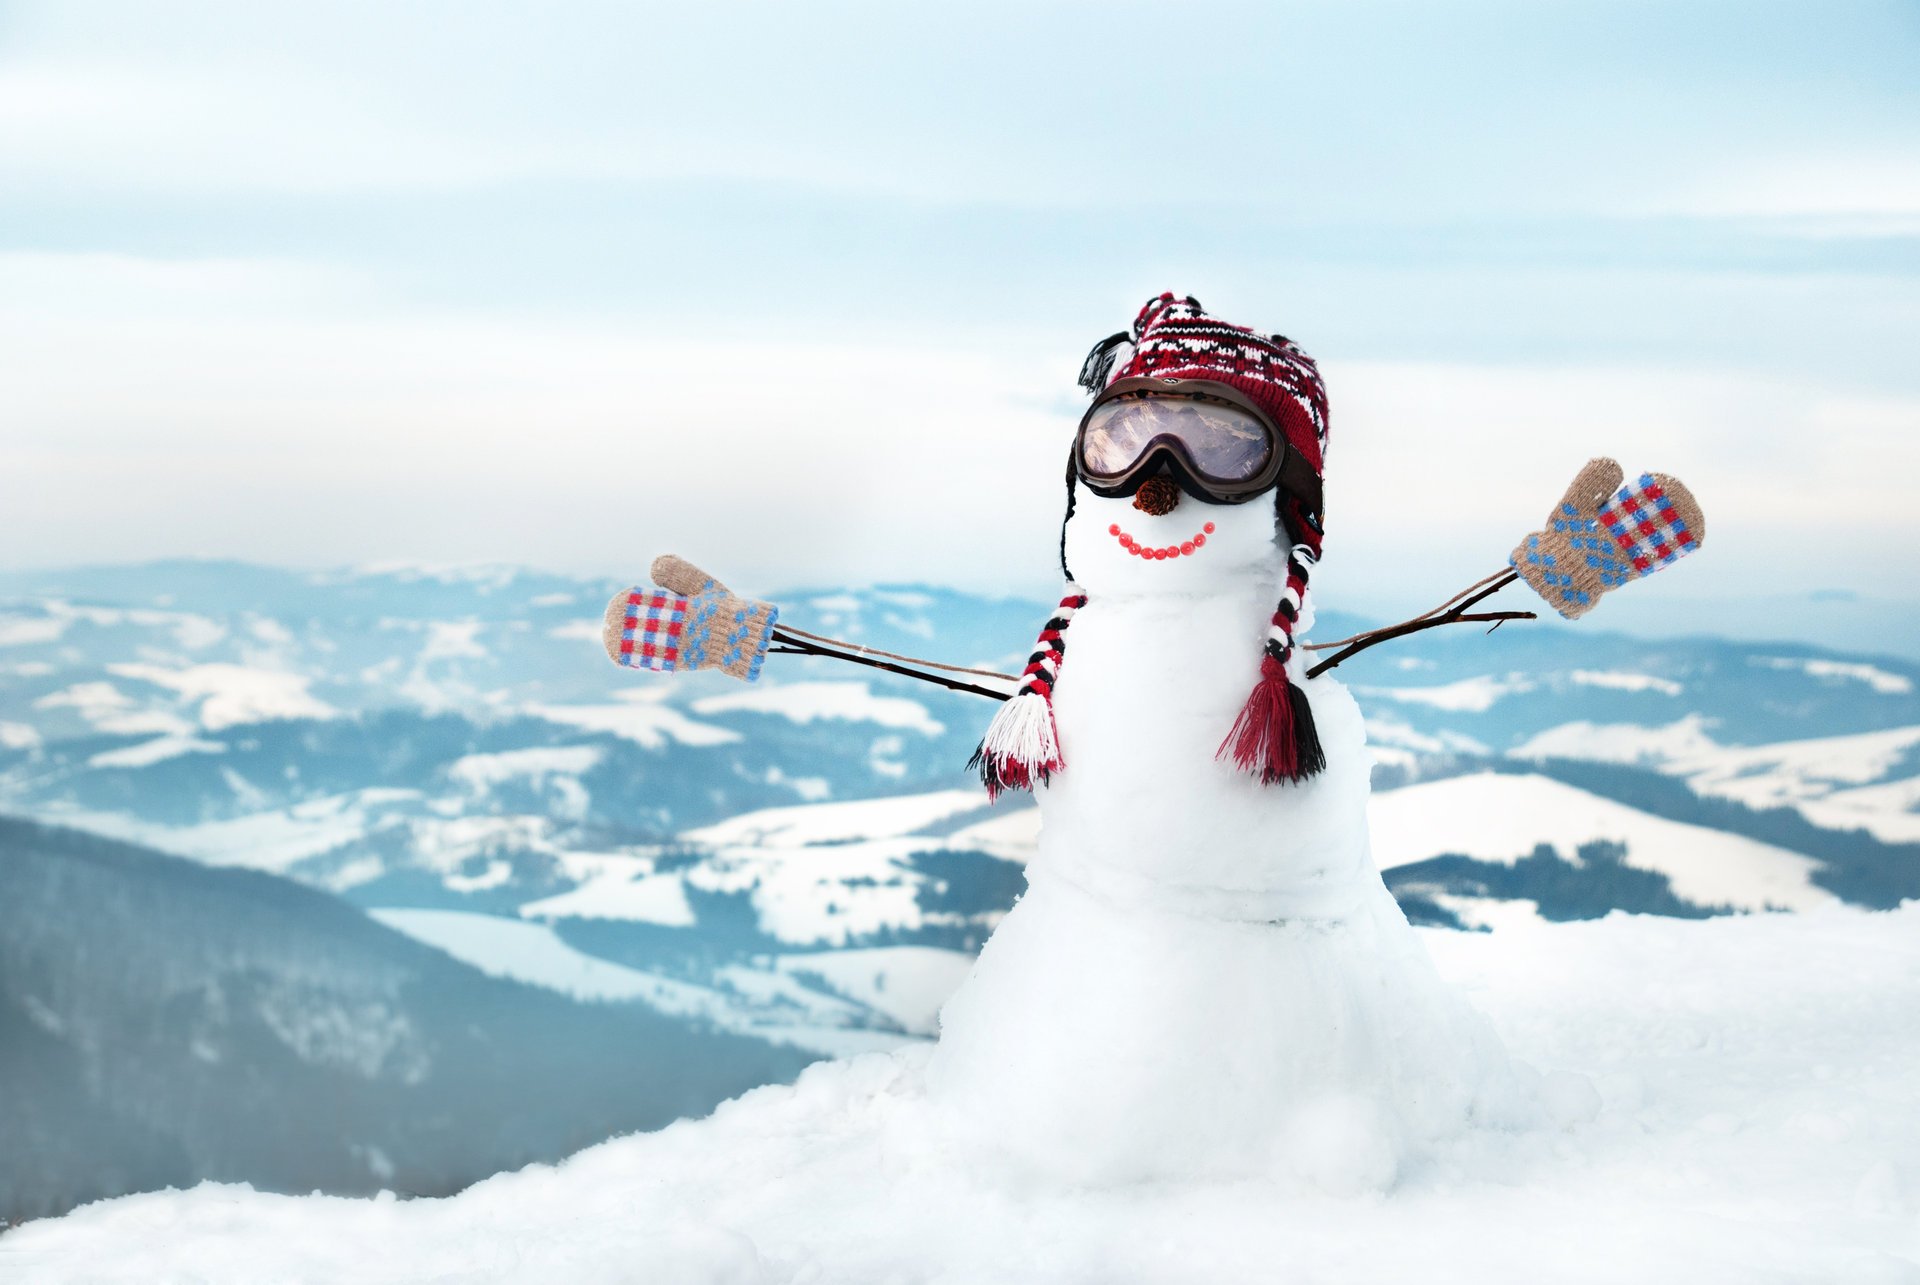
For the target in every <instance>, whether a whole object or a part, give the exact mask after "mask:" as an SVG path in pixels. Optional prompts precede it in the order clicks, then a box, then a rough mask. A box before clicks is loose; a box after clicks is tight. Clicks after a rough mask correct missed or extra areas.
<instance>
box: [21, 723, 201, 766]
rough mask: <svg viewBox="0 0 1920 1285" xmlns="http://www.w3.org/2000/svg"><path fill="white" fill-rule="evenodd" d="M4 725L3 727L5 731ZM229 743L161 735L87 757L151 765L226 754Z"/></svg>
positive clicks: (95, 761)
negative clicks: (200, 755) (192, 757)
mask: <svg viewBox="0 0 1920 1285" xmlns="http://www.w3.org/2000/svg"><path fill="white" fill-rule="evenodd" d="M3 730H4V728H0V731H3ZM226 752H227V747H226V746H225V745H224V744H222V743H221V742H219V741H208V740H202V739H201V738H199V737H197V736H161V737H157V738H155V739H154V740H151V741H142V742H140V743H139V744H138V745H127V746H123V747H122V748H120V749H117V750H102V751H100V753H98V754H95V755H93V756H92V757H91V758H89V759H88V760H87V766H88V767H123V768H139V767H152V766H153V765H154V764H155V763H164V762H166V761H167V760H168V759H175V758H179V757H180V756H181V755H182V754H225V753H226Z"/></svg>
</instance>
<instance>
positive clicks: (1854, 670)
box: [1754, 656, 1913, 696]
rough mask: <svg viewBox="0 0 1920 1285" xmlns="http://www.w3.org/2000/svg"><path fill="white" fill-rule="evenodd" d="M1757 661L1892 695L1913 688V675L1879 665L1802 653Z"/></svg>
mask: <svg viewBox="0 0 1920 1285" xmlns="http://www.w3.org/2000/svg"><path fill="white" fill-rule="evenodd" d="M1754 663H1755V664H1761V665H1766V666H1768V667H1770V668H1773V669H1797V670H1799V671H1800V672H1801V673H1803V674H1806V675H1807V676H1808V677H1810V678H1837V679H1841V680H1843V681H1847V682H1855V683H1865V684H1866V685H1867V686H1869V687H1871V688H1873V690H1874V691H1876V692H1883V693H1886V694H1887V695H1891V696H1904V695H1906V694H1907V693H1908V692H1910V691H1912V690H1913V680H1912V679H1911V678H1908V677H1906V676H1905V675H1904V674H1893V673H1888V672H1887V671H1886V670H1884V669H1881V668H1880V667H1879V666H1877V665H1863V664H1858V663H1854V662H1851V661H1844V660H1820V659H1817V658H1812V657H1800V656H1770V657H1767V658H1765V659H1756V660H1755V661H1754Z"/></svg>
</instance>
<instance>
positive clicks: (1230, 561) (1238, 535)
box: [974, 294, 1327, 792]
mask: <svg viewBox="0 0 1920 1285" xmlns="http://www.w3.org/2000/svg"><path fill="white" fill-rule="evenodd" d="M1080 384H1081V387H1083V388H1085V389H1086V390H1087V391H1088V392H1090V393H1092V394H1093V404H1092V405H1091V406H1090V407H1089V408H1088V411H1087V414H1086V416H1085V417H1084V418H1083V419H1082V420H1081V423H1080V427H1079V430H1078V432H1077V433H1076V435H1075V438H1074V447H1073V456H1072V458H1071V460H1070V462H1069V465H1068V473H1067V496H1068V507H1067V518H1066V523H1065V526H1064V527H1063V529H1062V531H1061V536H1060V565H1061V570H1062V572H1063V573H1064V574H1065V575H1066V577H1067V582H1068V584H1067V592H1066V594H1065V596H1064V597H1063V598H1062V599H1061V602H1060V606H1059V609H1058V610H1057V611H1056V612H1055V613H1054V615H1053V616H1052V617H1051V618H1050V619H1049V620H1048V621H1047V623H1046V626H1045V627H1044V628H1043V629H1042V630H1041V632H1040V639H1039V642H1038V643H1037V644H1036V646H1035V649H1034V652H1033V655H1032V656H1031V657H1030V658H1029V660H1028V665H1027V670H1026V673H1025V674H1024V675H1023V676H1022V680H1021V686H1020V690H1019V692H1018V693H1016V694H1015V696H1014V697H1013V699H1012V700H1010V701H1008V702H1007V703H1006V705H1005V706H1003V707H1002V709H1001V711H1000V713H999V714H998V715H997V716H996V717H995V718H994V721H993V724H992V726H991V727H989V728H988V729H987V735H986V737H985V739H983V740H982V741H981V743H980V748H979V750H978V752H976V754H975V755H974V761H975V764H976V765H977V766H979V767H980V769H981V774H982V776H983V778H984V779H985V781H986V784H987V788H988V790H989V792H997V791H998V790H1001V789H1009V788H1013V789H1020V788H1026V787H1027V786H1029V785H1031V784H1032V782H1033V781H1034V780H1041V781H1044V780H1046V779H1047V776H1048V774H1049V773H1051V772H1055V771H1058V770H1059V769H1060V768H1061V767H1062V766H1064V764H1063V763H1062V761H1061V758H1060V751H1059V744H1058V739H1057V737H1056V735H1055V733H1054V730H1053V706H1052V700H1053V682H1054V679H1055V678H1056V677H1057V675H1058V673H1059V670H1060V666H1061V665H1062V664H1063V663H1064V661H1065V658H1066V652H1067V643H1068V640H1069V634H1068V626H1069V625H1071V624H1072V622H1073V617H1074V614H1075V613H1076V612H1077V611H1078V610H1079V609H1080V608H1081V607H1082V606H1084V605H1086V603H1087V601H1088V600H1089V597H1090V596H1092V595H1096V594H1103V593H1105V594H1116V595H1118V594H1143V593H1145V594H1151V593H1180V594H1194V593H1206V592H1209V591H1210V590H1212V589H1213V588H1215V587H1225V586H1228V585H1244V584H1245V583H1246V582H1247V580H1248V578H1249V577H1250V576H1255V577H1258V578H1260V579H1264V580H1268V581H1277V582H1278V584H1279V588H1278V590H1277V593H1276V597H1277V602H1276V605H1275V608H1274V613H1273V619H1272V623H1271V625H1270V627H1269V629H1268V631H1267V640H1266V644H1265V649H1264V653H1263V656H1262V659H1261V662H1260V672H1259V674H1258V675H1254V676H1250V677H1251V678H1253V679H1254V680H1255V682H1254V689H1253V694H1252V695H1251V696H1249V697H1248V700H1247V704H1246V708H1245V709H1244V710H1243V711H1242V712H1241V715H1240V719H1239V721H1238V722H1236V723H1235V725H1234V727H1233V728H1232V730H1231V731H1229V732H1228V734H1227V739H1226V741H1224V742H1223V743H1222V744H1221V754H1222V755H1223V756H1225V755H1227V754H1229V753H1231V755H1232V757H1233V759H1234V761H1235V762H1236V763H1238V764H1239V765H1240V766H1241V767H1242V768H1244V769H1246V770H1247V771H1249V772H1251V773H1253V774H1254V775H1257V776H1258V777H1259V778H1260V779H1261V780H1262V781H1263V782H1267V783H1273V782H1278V781H1296V780H1300V779H1302V778H1304V777H1307V776H1310V775H1312V774H1313V773H1315V772H1317V771H1318V770H1319V769H1320V768H1321V767H1322V766H1323V765H1324V760H1323V759H1322V757H1321V754H1320V746H1319V742H1318V739H1317V738H1316V737H1315V735H1314V731H1313V722H1312V716H1311V711H1310V709H1309V707H1308V704H1307V701H1306V699H1305V697H1304V694H1303V693H1302V692H1300V691H1299V690H1298V689H1297V688H1295V687H1293V686H1292V680H1291V679H1290V678H1289V676H1288V673H1287V662H1288V660H1289V659H1290V658H1291V657H1292V655H1293V650H1294V631H1295V629H1296V627H1297V626H1298V624H1299V621H1300V614H1301V607H1302V605H1303V603H1304V600H1305V597H1306V592H1307V577H1308V575H1309V573H1310V572H1311V570H1312V567H1313V564H1314V563H1315V562H1317V561H1318V560H1319V557H1320V539H1321V524H1320V481H1321V474H1322V468H1323V461H1324V459H1325V455H1326V444H1327V397H1326V389H1325V387H1324V385H1322V383H1321V382H1320V372H1319V369H1318V368H1317V367H1316V366H1315V365H1314V363H1313V359H1312V358H1311V357H1308V356H1307V355H1306V353H1304V352H1302V351H1301V350H1300V349H1299V347H1298V346H1296V345H1295V344H1294V343H1293V342H1292V341H1291V340H1289V339H1287V338H1286V337H1285V336H1283V335H1263V334H1259V333H1256V332H1255V331H1252V330H1249V329H1247V328H1246V327H1244V326H1234V325H1229V324H1228V323H1226V322H1223V321H1221V320H1219V319H1218V318H1215V317H1212V316H1209V315H1208V314H1207V312H1206V310H1205V309H1203V308H1202V307H1201V306H1200V304H1199V302H1198V301H1197V300H1195V299H1193V298H1191V297H1189V298H1185V299H1176V298H1175V297H1174V296H1173V295H1171V294H1161V295H1156V296H1155V297H1154V298H1152V299H1149V300H1147V303H1146V306H1145V307H1143V308H1141V309H1140V312H1139V315H1137V316H1136V317H1135V318H1134V321H1133V327H1132V329H1131V330H1129V331H1122V332H1121V333H1119V334H1117V335H1113V336H1110V337H1109V338H1106V339H1103V340H1101V341H1100V342H1099V343H1098V344H1095V345H1094V348H1093V351H1092V352H1091V353H1089V354H1088V356H1087V360H1086V363H1085V365H1083V366H1082V367H1081V370H1080ZM1223 730H1225V729H1223Z"/></svg>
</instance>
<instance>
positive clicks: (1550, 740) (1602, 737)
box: [1508, 714, 1720, 764]
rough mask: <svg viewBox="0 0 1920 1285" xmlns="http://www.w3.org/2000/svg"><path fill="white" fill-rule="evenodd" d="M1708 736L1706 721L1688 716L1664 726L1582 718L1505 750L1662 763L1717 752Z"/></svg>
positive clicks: (1605, 760)
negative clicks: (1589, 720)
mask: <svg viewBox="0 0 1920 1285" xmlns="http://www.w3.org/2000/svg"><path fill="white" fill-rule="evenodd" d="M1719 748H1720V747H1719V746H1718V745H1717V744H1715V742H1714V740H1713V738H1712V737H1711V736H1709V735H1707V731H1706V720H1705V719H1703V718H1702V717H1701V716H1700V715H1698V714H1689V715H1687V716H1686V717H1685V718H1682V719H1679V720H1678V721H1676V722H1672V723H1668V724H1666V725H1665V726H1663V727H1646V726H1643V725H1641V724H1638V723H1590V722H1587V721H1586V720H1585V719H1581V720H1579V721H1577V722H1572V723H1562V724H1560V725H1559V726H1558V727H1550V728H1548V729H1547V730H1545V731H1544V732H1536V733H1535V734H1534V735H1533V736H1532V737H1530V738H1529V739H1527V740H1526V741H1524V742H1522V743H1521V744H1519V745H1516V746H1515V747H1514V748H1513V749H1511V750H1509V751H1508V754H1509V755H1510V756H1511V757H1513V758H1521V759H1549V758H1565V759H1586V760H1589V761H1592V762H1596V763H1653V764H1664V763H1667V762H1670V761H1672V760H1674V759H1676V758H1683V757H1690V756H1693V755H1699V754H1709V753H1712V752H1714V751H1715V750H1717V749H1719Z"/></svg>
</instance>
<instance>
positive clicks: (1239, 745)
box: [1215, 546, 1327, 785]
mask: <svg viewBox="0 0 1920 1285" xmlns="http://www.w3.org/2000/svg"><path fill="white" fill-rule="evenodd" d="M1310 557H1311V551H1310V550H1306V549H1304V547H1303V546H1296V547H1295V548H1294V550H1293V552H1292V554H1291V556H1289V557H1288V559H1287V587H1286V591H1285V592H1284V593H1283V594H1282V595H1281V598H1280V606H1279V607H1278V608H1277V609H1276V610H1275V611H1274V613H1273V621H1272V623H1271V624H1270V625H1269V626H1268V627H1267V640H1266V645H1265V648H1264V654H1263V655H1262V656H1261V658H1260V681H1259V682H1257V683H1255V684H1254V687H1253V691H1252V693H1251V694H1249V695H1248V697H1247V703H1246V704H1245V705H1244V706H1242V707H1241V709H1240V716H1239V717H1238V718H1237V719H1235V720H1234V723H1233V730H1232V731H1230V732H1228V733H1227V738H1226V740H1224V741H1222V742H1220V749H1219V752H1218V754H1216V755H1215V757H1217V758H1225V757H1227V755H1228V754H1232V756H1233V761H1234V763H1235V764H1236V765H1237V766H1238V767H1239V768H1240V770H1241V771H1243V772H1247V773H1250V774H1253V775H1255V776H1258V777H1259V778H1260V783H1261V784H1262V785H1273V784H1275V783H1276V782H1280V781H1304V780H1306V779H1307V778H1308V777H1310V776H1313V775H1316V774H1317V773H1319V772H1321V771H1323V770H1324V769H1325V768H1326V766H1327V756H1326V751H1325V750H1323V749H1322V748H1321V745H1320V732H1319V729H1318V728H1316V727H1315V726H1314V723H1313V706H1312V705H1311V704H1310V703H1309V702H1308V700H1307V694H1306V692H1304V691H1302V690H1301V689H1300V688H1299V687H1297V686H1295V685H1294V683H1293V682H1292V681H1291V680H1290V679H1289V678H1288V677H1287V660H1288V658H1289V657H1291V656H1292V655H1293V647H1294V643H1293V627H1294V622H1295V621H1297V620H1298V619H1299V617H1300V602H1301V599H1302V598H1303V597H1304V596H1305V594H1306V587H1307V566H1308V559H1309V558H1310Z"/></svg>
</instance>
